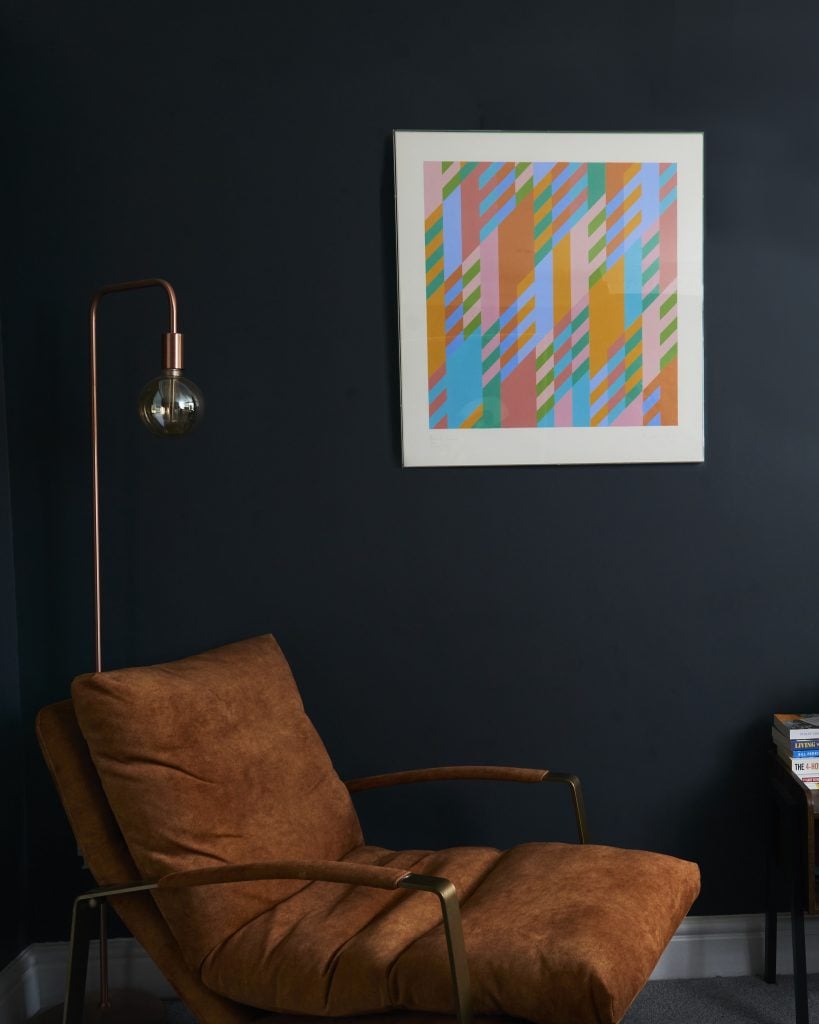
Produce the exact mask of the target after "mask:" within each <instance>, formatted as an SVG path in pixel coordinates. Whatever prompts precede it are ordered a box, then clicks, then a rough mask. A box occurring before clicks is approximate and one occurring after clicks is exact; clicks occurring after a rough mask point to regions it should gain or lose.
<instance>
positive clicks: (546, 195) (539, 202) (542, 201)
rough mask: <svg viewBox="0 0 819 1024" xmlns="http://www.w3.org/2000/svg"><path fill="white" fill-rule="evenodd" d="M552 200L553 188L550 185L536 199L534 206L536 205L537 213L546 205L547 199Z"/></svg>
mask: <svg viewBox="0 0 819 1024" xmlns="http://www.w3.org/2000/svg"><path fill="white" fill-rule="evenodd" d="M551 198H552V186H551V185H549V186H548V187H547V188H545V189H544V190H543V191H542V192H541V193H540V195H539V196H538V197H537V198H536V199H535V202H534V204H533V205H534V210H535V213H537V211H538V210H540V209H541V208H542V207H543V206H545V205H546V201H547V199H551Z"/></svg>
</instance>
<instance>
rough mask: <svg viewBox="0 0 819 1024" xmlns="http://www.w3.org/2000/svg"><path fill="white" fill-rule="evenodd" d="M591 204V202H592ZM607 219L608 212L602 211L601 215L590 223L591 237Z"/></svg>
mask: <svg viewBox="0 0 819 1024" xmlns="http://www.w3.org/2000/svg"><path fill="white" fill-rule="evenodd" d="M590 202H591V201H590ZM605 219H606V211H605V210H601V211H600V213H598V214H597V216H596V217H595V218H594V220H592V221H591V222H590V223H589V235H593V234H594V233H595V231H596V230H597V229H598V228H599V227H600V225H601V224H602V223H603V221H604V220H605Z"/></svg>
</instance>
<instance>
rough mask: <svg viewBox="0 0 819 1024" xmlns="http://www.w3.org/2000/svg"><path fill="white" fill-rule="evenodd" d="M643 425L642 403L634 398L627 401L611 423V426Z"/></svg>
mask: <svg viewBox="0 0 819 1024" xmlns="http://www.w3.org/2000/svg"><path fill="white" fill-rule="evenodd" d="M642 425H643V403H642V402H641V401H640V399H639V398H635V399H634V401H633V402H631V403H629V405H627V406H626V407H625V409H623V411H622V412H621V413H620V415H619V416H618V417H617V419H616V420H615V421H614V423H612V426H613V427H642Z"/></svg>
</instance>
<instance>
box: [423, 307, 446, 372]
mask: <svg viewBox="0 0 819 1024" xmlns="http://www.w3.org/2000/svg"><path fill="white" fill-rule="evenodd" d="M427 361H428V364H429V375H430V377H431V376H432V374H433V373H435V371H436V370H437V369H439V367H441V366H443V365H444V362H445V361H446V329H445V328H444V289H443V288H439V289H438V291H436V292H435V294H434V295H432V296H430V298H428V299H427Z"/></svg>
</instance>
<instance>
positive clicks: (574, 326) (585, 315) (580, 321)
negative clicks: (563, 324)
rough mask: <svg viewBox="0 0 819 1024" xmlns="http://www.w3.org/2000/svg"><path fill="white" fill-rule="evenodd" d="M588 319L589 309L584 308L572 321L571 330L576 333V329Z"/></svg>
mask: <svg viewBox="0 0 819 1024" xmlns="http://www.w3.org/2000/svg"><path fill="white" fill-rule="evenodd" d="M588 319H589V307H588V306H586V307H584V308H583V309H581V311H580V312H579V313H578V315H577V316H576V317H575V319H574V320H572V330H573V331H576V330H577V328H578V327H581V326H582V325H583V324H584V323H585V322H586V321H587V320H588Z"/></svg>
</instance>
